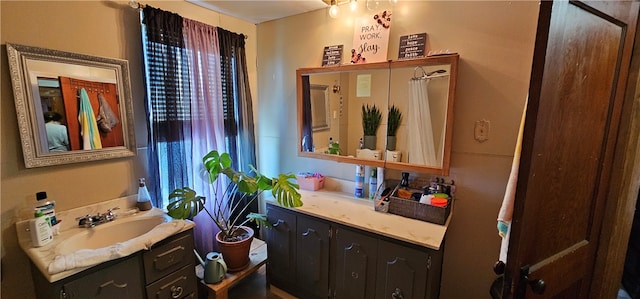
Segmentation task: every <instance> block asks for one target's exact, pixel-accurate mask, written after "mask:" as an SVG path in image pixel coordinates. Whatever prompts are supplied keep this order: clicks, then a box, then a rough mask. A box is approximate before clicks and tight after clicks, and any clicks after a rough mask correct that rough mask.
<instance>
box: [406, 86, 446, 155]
mask: <svg viewBox="0 0 640 299" xmlns="http://www.w3.org/2000/svg"><path fill="white" fill-rule="evenodd" d="M428 87H429V79H426V78H420V79H410V80H409V123H408V127H409V136H407V139H408V140H409V148H408V151H407V155H408V158H409V163H412V164H421V165H439V164H438V161H437V158H436V150H435V144H434V140H433V127H432V124H431V109H430V107H429V94H428Z"/></svg>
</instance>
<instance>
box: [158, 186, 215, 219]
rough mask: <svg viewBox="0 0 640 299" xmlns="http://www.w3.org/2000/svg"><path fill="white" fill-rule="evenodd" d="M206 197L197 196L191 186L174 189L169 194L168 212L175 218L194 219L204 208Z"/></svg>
mask: <svg viewBox="0 0 640 299" xmlns="http://www.w3.org/2000/svg"><path fill="white" fill-rule="evenodd" d="M205 202H206V198H205V197H202V196H197V195H196V191H194V190H193V189H191V188H189V187H184V188H180V189H176V190H173V192H171V194H169V204H168V205H167V214H168V215H169V216H171V217H172V218H175V219H192V218H193V217H195V216H196V215H197V214H198V213H199V212H200V211H202V210H203V209H204V204H205Z"/></svg>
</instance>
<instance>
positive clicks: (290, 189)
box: [271, 174, 302, 207]
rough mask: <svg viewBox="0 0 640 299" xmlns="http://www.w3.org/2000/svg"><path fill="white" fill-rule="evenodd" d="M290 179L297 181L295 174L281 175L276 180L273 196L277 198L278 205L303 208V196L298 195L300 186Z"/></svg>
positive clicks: (272, 191)
mask: <svg viewBox="0 0 640 299" xmlns="http://www.w3.org/2000/svg"><path fill="white" fill-rule="evenodd" d="M290 179H294V180H295V179H296V176H295V175H293V174H280V175H279V176H278V178H277V179H273V180H275V184H274V185H273V189H272V190H271V194H272V195H273V197H275V198H276V200H277V201H278V204H280V205H282V206H284V207H301V206H302V200H300V198H302V195H300V193H298V189H300V185H298V184H297V183H292V182H291V181H290Z"/></svg>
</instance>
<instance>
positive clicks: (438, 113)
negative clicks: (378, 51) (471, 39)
mask: <svg viewBox="0 0 640 299" xmlns="http://www.w3.org/2000/svg"><path fill="white" fill-rule="evenodd" d="M458 60H459V56H458V54H449V55H440V56H432V57H427V58H420V59H413V60H400V61H388V62H379V63H367V64H350V65H342V66H332V67H317V68H301V69H298V70H297V72H296V78H297V97H298V99H297V105H298V133H299V135H298V136H299V142H298V155H299V156H302V157H309V158H316V159H323V160H331V161H337V162H344V163H352V164H363V165H369V166H377V167H386V168H390V169H397V170H405V171H414V172H421V173H429V174H436V175H448V174H449V160H450V151H451V139H452V133H453V128H452V125H453V103H454V98H455V88H456V78H457V69H458ZM319 88H321V89H320V90H321V91H319ZM374 105H375V107H376V108H377V109H378V110H379V111H380V113H381V116H382V117H381V121H380V125H379V127H378V129H377V131H376V135H375V136H376V138H375V142H374V143H375V145H373V143H370V144H369V145H367V147H366V148H363V147H364V146H363V145H362V143H363V142H364V131H363V119H362V111H363V107H365V108H372V107H373V106H374ZM392 107H395V108H396V109H397V110H398V111H399V112H400V113H401V121H400V124H399V126H397V131H396V134H395V138H394V137H391V138H389V137H388V136H387V135H388V134H387V129H388V127H389V125H390V122H389V115H388V112H389V110H390V109H391V108H392ZM318 116H320V117H322V119H320V120H316V119H314V117H316V118H317V117H318ZM319 123H322V124H323V125H322V126H318V125H317V124H319ZM369 142H372V141H369Z"/></svg>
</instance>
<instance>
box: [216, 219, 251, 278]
mask: <svg viewBox="0 0 640 299" xmlns="http://www.w3.org/2000/svg"><path fill="white" fill-rule="evenodd" d="M243 234H246V235H247V238H245V239H243V240H241V241H236V242H227V241H223V240H222V239H223V233H222V232H221V231H220V232H218V233H217V234H216V241H218V248H219V249H220V253H222V258H223V259H224V262H225V263H226V264H227V271H228V272H237V271H240V270H242V269H244V268H246V267H247V266H248V265H249V261H250V260H249V251H250V250H251V242H252V241H253V229H252V228H250V227H247V226H241V227H240V229H238V230H237V231H236V234H235V235H236V236H238V235H243Z"/></svg>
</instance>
